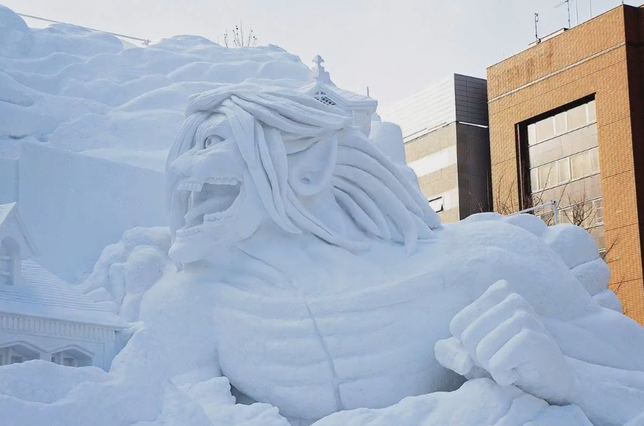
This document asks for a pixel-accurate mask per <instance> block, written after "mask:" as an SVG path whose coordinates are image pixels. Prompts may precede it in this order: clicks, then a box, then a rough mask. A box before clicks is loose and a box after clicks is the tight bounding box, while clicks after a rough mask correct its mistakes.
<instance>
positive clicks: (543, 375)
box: [0, 85, 644, 426]
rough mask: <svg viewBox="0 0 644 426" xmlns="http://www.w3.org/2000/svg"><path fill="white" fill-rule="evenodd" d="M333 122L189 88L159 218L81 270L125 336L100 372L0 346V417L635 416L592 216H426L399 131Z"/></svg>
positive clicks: (71, 425) (637, 334)
mask: <svg viewBox="0 0 644 426" xmlns="http://www.w3.org/2000/svg"><path fill="white" fill-rule="evenodd" d="M350 123H351V119H350V117H347V116H345V115H343V114H342V112H341V111H339V110H336V109H334V108H333V107H329V106H326V105H324V104H322V103H319V102H318V101H316V100H315V99H313V98H309V97H306V96H305V95H302V94H298V93H296V92H291V91H281V90H270V89H260V88H258V87H254V86H249V85H245V86H233V87H224V88H221V89H217V90H216V91H212V92H207V93H204V94H202V95H199V96H197V97H196V98H193V99H192V100H191V102H190V105H189V107H188V117H187V119H186V121H185V123H184V125H183V127H182V128H181V130H180V132H179V135H178V137H177V139H176V143H175V145H174V146H173V148H172V150H171V152H170V154H169V158H168V166H167V201H168V206H169V212H170V216H171V230H170V231H171V232H168V231H167V230H165V229H134V230H131V231H128V232H127V233H126V234H125V235H124V236H123V239H122V241H121V242H120V243H118V244H115V245H112V246H109V247H107V248H106V249H105V250H104V252H103V255H102V256H101V259H100V260H99V261H98V263H97V264H96V267H95V269H94V273H93V274H92V276H91V277H90V278H89V279H88V280H87V281H86V283H85V284H84V290H85V291H86V292H87V293H88V294H90V295H92V296H94V297H95V298H96V299H97V300H101V301H103V302H104V303H112V305H113V307H114V310H115V312H118V313H119V314H120V315H121V316H122V317H124V318H126V319H127V320H128V321H130V322H131V324H132V330H131V331H132V336H131V338H130V339H129V341H128V342H127V344H126V345H125V347H124V348H123V350H122V351H121V352H120V353H119V355H118V356H117V357H116V358H115V360H114V362H113V364H112V368H111V370H110V372H109V373H105V372H103V371H101V370H97V369H92V368H90V367H88V368H80V369H73V370H72V369H66V368H65V367H62V366H58V365H56V364H53V363H49V362H45V361H40V360H37V361H30V362H28V363H25V364H17V365H10V366H3V367H0V383H2V386H0V419H1V420H0V423H2V424H3V425H5V424H7V425H11V426H13V425H20V426H23V425H27V426H32V425H33V426H41V425H47V426H76V425H78V426H81V425H83V426H85V425H90V424H91V425H95V426H133V425H135V426H212V425H217V426H223V425H226V426H288V425H289V423H290V424H291V425H297V426H301V425H310V424H312V423H314V424H315V426H367V425H368V426H391V425H404V426H421V425H422V426H446V425H449V426H481V425H495V426H528V425H529V426H560V425H566V426H588V425H591V423H590V422H592V424H594V425H595V426H622V425H626V424H628V426H638V425H641V424H642V422H644V413H642V411H644V356H643V354H644V329H642V328H641V327H640V326H639V325H638V324H636V323H635V322H633V321H632V320H630V319H628V318H627V317H625V316H623V315H622V314H621V313H619V312H616V311H615V310H613V309H617V308H619V302H618V301H617V300H616V298H615V295H614V294H613V293H611V292H610V291H609V290H607V289H606V286H607V281H608V268H607V266H606V264H605V263H604V262H603V261H602V260H601V259H600V258H599V257H598V254H597V248H596V247H595V245H594V242H593V240H592V237H590V236H589V234H588V233H587V232H585V231H584V230H582V229H580V228H577V227H574V226H571V225H559V226H555V227H546V225H545V224H544V223H543V222H542V221H541V220H540V219H538V218H536V217H534V216H514V217H510V218H502V217H501V216H498V215H495V214H482V215H476V216H473V217H472V218H469V219H468V220H466V221H463V222H460V223H458V224H454V225H441V223H440V220H439V218H438V216H437V215H436V214H435V213H434V212H432V211H431V209H430V208H429V206H428V204H427V202H426V200H425V198H424V197H423V196H422V195H421V193H420V191H419V189H418V186H417V183H416V182H415V179H414V178H413V173H411V174H410V170H409V169H408V168H407V167H406V166H405V165H404V164H402V163H398V162H394V161H392V160H391V159H390V158H389V157H388V156H387V155H385V154H384V153H383V152H384V151H386V152H388V153H389V154H391V155H392V156H393V157H396V160H400V158H399V155H398V156H397V154H396V153H400V151H401V149H402V139H401V138H400V135H399V134H398V136H396V132H393V131H385V130H386V129H385V130H383V129H382V128H381V129H380V133H378V135H380V136H378V135H376V136H374V140H369V139H367V138H366V137H365V136H364V135H363V134H362V133H360V132H359V131H358V130H357V129H355V128H352V127H351V125H350ZM376 127H379V126H376ZM380 127H382V126H380ZM390 130H391V129H390ZM383 135H384V136H385V138H384V139H383ZM378 147H382V148H383V149H382V150H381V149H380V148H378ZM170 234H172V235H170ZM168 249H169V254H170V256H171V257H172V258H173V259H174V261H171V260H170V259H169V257H168ZM609 308H612V309H609ZM0 325H2V324H0ZM3 326H4V325H3ZM464 382H465V383H464ZM231 386H232V394H231ZM443 391H444V392H443ZM232 395H234V396H235V398H233V396H232ZM406 397H407V398H406ZM235 402H238V403H237V404H236V403H235ZM242 403H243V404H242ZM275 407H277V408H275ZM278 409H279V412H278ZM354 409H355V410H354ZM287 419H288V420H287ZM589 419H590V421H589Z"/></svg>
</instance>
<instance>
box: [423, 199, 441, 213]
mask: <svg viewBox="0 0 644 426" xmlns="http://www.w3.org/2000/svg"><path fill="white" fill-rule="evenodd" d="M427 201H429V207H431V208H432V210H434V211H435V212H436V213H438V212H442V211H443V210H444V208H445V206H444V205H443V197H436V198H431V199H428V200H427Z"/></svg>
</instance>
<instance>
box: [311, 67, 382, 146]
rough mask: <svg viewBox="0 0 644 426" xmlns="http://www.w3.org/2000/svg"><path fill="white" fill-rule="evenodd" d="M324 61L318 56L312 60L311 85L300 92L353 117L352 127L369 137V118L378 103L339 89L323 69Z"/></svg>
mask: <svg viewBox="0 0 644 426" xmlns="http://www.w3.org/2000/svg"><path fill="white" fill-rule="evenodd" d="M323 62H324V59H322V57H321V56H320V55H317V56H316V57H315V58H313V64H314V66H313V70H312V75H311V76H312V78H313V83H311V84H308V85H306V86H304V87H303V88H302V89H301V91H303V92H304V93H306V94H307V95H311V96H313V97H314V98H315V99H317V100H318V101H320V102H322V103H323V104H326V105H332V106H335V107H337V108H339V109H341V110H343V111H345V112H347V113H349V114H350V115H351V116H352V117H353V125H354V126H357V127H358V128H359V129H360V131H361V132H362V133H363V134H364V135H365V136H369V133H370V132H371V116H372V115H373V114H374V113H375V112H376V108H378V101H377V100H375V99H372V98H370V97H368V96H363V95H359V94H357V93H353V92H349V91H348V90H344V89H340V88H339V87H337V86H336V85H335V84H334V83H333V82H332V81H331V76H330V75H329V72H328V71H327V70H325V69H324V65H322V63H323Z"/></svg>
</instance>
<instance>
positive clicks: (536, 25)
mask: <svg viewBox="0 0 644 426" xmlns="http://www.w3.org/2000/svg"><path fill="white" fill-rule="evenodd" d="M534 38H536V39H537V43H541V39H540V38H539V14H538V13H535V14H534Z"/></svg>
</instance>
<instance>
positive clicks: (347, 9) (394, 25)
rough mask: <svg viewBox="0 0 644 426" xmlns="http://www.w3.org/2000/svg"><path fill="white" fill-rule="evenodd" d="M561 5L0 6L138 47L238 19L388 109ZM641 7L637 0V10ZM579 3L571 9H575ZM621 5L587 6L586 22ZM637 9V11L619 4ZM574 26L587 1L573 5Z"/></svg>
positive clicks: (264, 0) (210, 0)
mask: <svg viewBox="0 0 644 426" xmlns="http://www.w3.org/2000/svg"><path fill="white" fill-rule="evenodd" d="M560 1H561V0H318V1H314V0H182V1H179V0H101V1H95V0H0V3H2V4H4V5H5V6H8V7H9V8H11V9H13V10H14V11H16V12H21V13H26V14H30V15H37V16H41V17H44V18H49V19H54V20H58V21H64V22H69V23H73V24H77V25H83V26H87V27H92V28H98V29H101V30H105V31H112V32H117V33H124V34H127V35H132V36H136V37H141V38H149V39H160V38H163V37H169V36H173V35H177V34H195V35H201V36H204V37H206V38H209V39H211V40H213V41H217V39H218V38H219V39H220V40H221V41H222V42H223V34H224V32H225V31H226V30H227V29H228V30H230V29H232V28H233V27H234V26H235V24H236V23H238V22H239V20H240V19H243V22H244V27H249V26H252V28H253V30H254V31H255V34H256V35H257V37H258V39H259V42H260V44H269V43H270V44H276V45H279V46H281V47H283V48H285V49H286V50H288V51H289V52H291V53H293V54H296V55H298V56H300V57H301V58H302V60H303V61H304V63H306V64H307V65H310V61H311V59H312V58H313V56H315V55H316V54H319V55H321V56H322V57H323V58H324V59H325V61H326V68H327V70H328V71H329V72H330V73H331V78H332V79H333V80H334V82H335V83H336V84H337V85H338V86H340V87H343V88H345V89H349V90H352V91H354V92H358V93H365V91H366V87H367V86H369V88H370V92H371V96H372V97H374V98H376V99H378V100H379V101H380V105H381V106H390V105H391V104H392V103H394V102H396V101H397V100H400V99H401V98H404V97H406V96H408V95H410V94H412V93H414V92H416V91H418V90H421V89H422V88H424V87H425V86H427V85H429V84H431V83H432V82H435V81H437V80H440V79H441V78H443V77H445V76H447V75H449V74H450V73H461V74H469V75H473V76H478V77H485V69H486V67H487V66H489V65H491V64H494V63H496V62H498V61H500V60H502V59H504V58H506V57H507V56H509V55H512V54H514V53H517V52H519V51H521V50H523V49H524V48H525V47H526V46H527V45H528V44H529V43H530V42H532V41H533V40H534V13H535V12H537V13H539V14H540V22H539V32H540V35H542V36H543V35H546V34H548V33H550V32H553V31H556V30H557V29H559V28H562V27H564V26H567V12H566V5H565V4H564V5H562V6H561V7H559V8H555V6H556V5H557V4H558V3H559V2H560ZM640 1H644V0H640ZM577 3H578V4H577ZM620 3H621V0H592V12H593V15H595V16H596V15H597V14H599V13H602V12H605V11H606V10H608V9H611V8H613V7H615V6H618V5H619V4H620ZM626 3H627V4H633V5H637V4H638V3H639V1H638V2H628V1H627V2H626ZM571 10H572V23H573V25H574V24H575V23H576V17H577V10H578V16H579V22H583V21H585V20H587V19H588V18H589V15H590V2H589V0H571Z"/></svg>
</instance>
